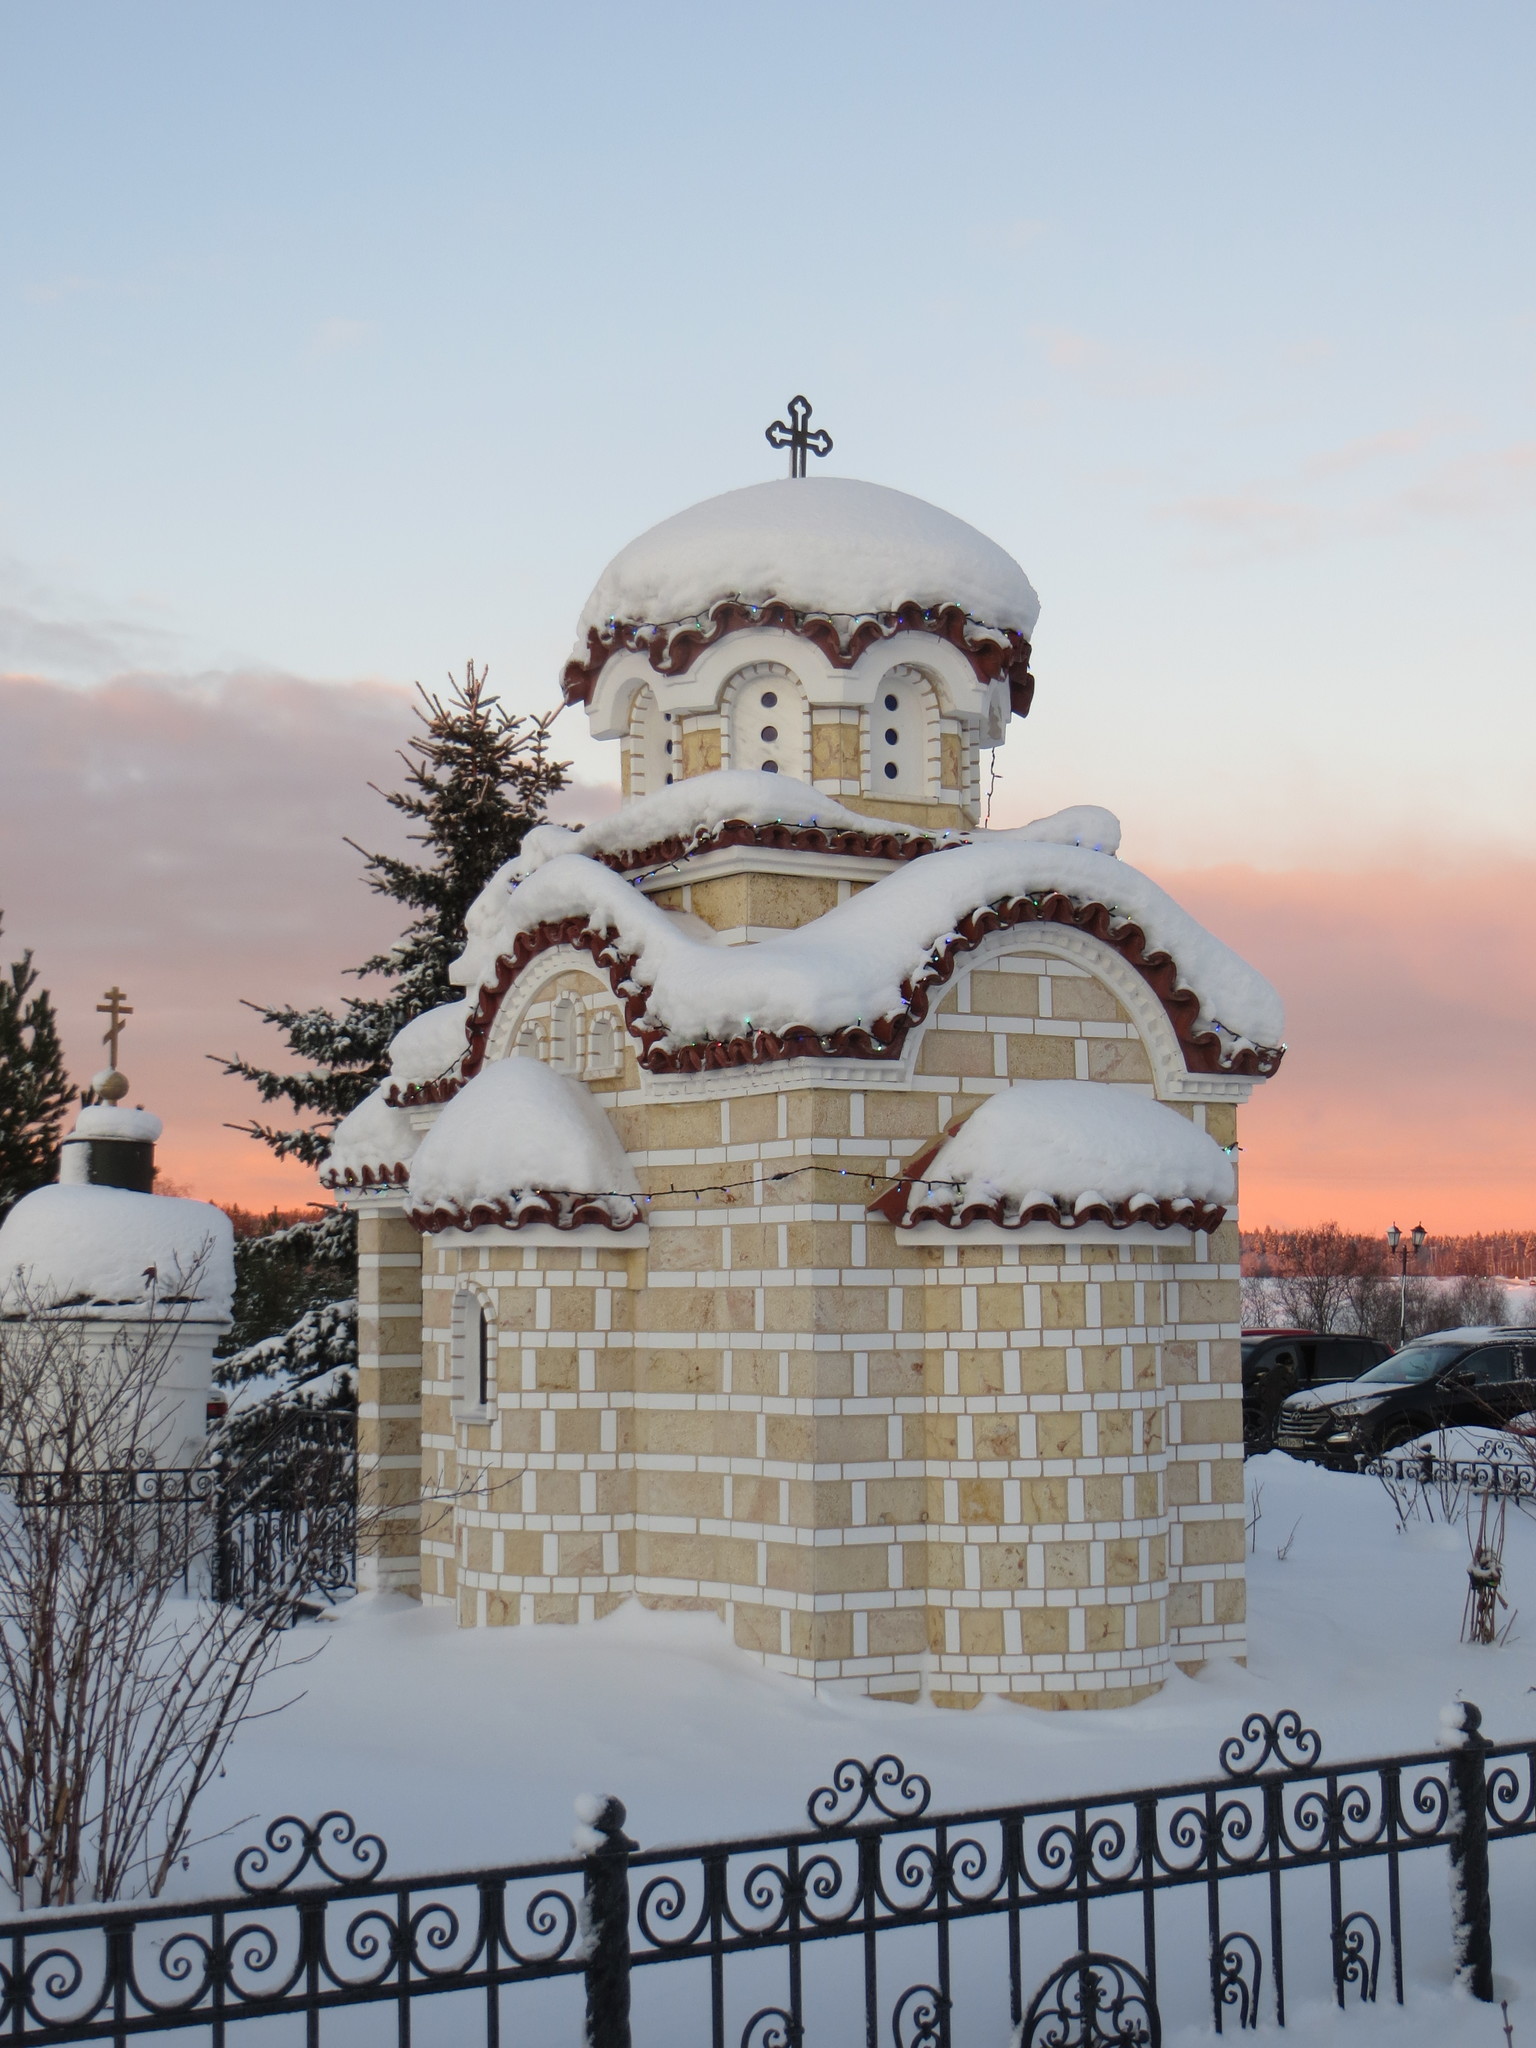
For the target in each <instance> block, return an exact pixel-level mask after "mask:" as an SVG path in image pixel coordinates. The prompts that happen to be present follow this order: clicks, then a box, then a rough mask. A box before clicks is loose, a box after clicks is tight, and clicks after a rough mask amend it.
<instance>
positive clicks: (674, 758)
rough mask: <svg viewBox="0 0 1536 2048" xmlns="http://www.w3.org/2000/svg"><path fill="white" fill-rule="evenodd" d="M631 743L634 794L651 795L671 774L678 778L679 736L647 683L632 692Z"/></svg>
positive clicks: (671, 776)
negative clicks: (633, 697)
mask: <svg viewBox="0 0 1536 2048" xmlns="http://www.w3.org/2000/svg"><path fill="white" fill-rule="evenodd" d="M629 730H630V736H631V738H632V740H633V742H634V744H633V747H632V749H631V752H630V785H631V789H632V791H633V793H634V794H635V795H636V796H654V795H655V793H656V791H657V790H658V789H665V788H666V786H667V784H668V783H669V782H670V781H672V779H673V777H674V776H677V777H679V778H680V777H681V775H682V772H683V762H682V752H683V744H682V736H681V734H680V733H679V732H678V729H677V726H676V724H675V723H674V721H673V718H672V714H671V713H670V712H669V711H663V710H662V708H661V705H660V704H659V703H658V702H657V699H656V692H655V691H654V690H653V689H652V688H651V686H650V684H649V683H647V684H646V685H645V687H644V689H642V690H640V691H638V692H637V693H636V695H635V702H634V708H633V710H632V711H631V713H630V719H629Z"/></svg>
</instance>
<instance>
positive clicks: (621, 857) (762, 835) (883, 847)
mask: <svg viewBox="0 0 1536 2048" xmlns="http://www.w3.org/2000/svg"><path fill="white" fill-rule="evenodd" d="M953 843H954V844H955V845H957V846H958V845H961V844H963V841H961V840H960V839H959V838H958V837H957V838H956V839H955V841H954V842H953ZM722 846H724V847H731V846H765V847H772V848H774V849H775V850H777V851H779V852H789V853H832V854H846V855H849V856H850V857H856V856H862V857H863V858H865V859H874V860H890V861H905V860H920V859H921V858H922V856H923V855H924V854H926V853H935V852H942V851H943V850H944V848H943V844H942V842H941V841H939V840H937V839H933V838H930V837H929V836H928V835H927V834H926V833H922V832H911V833H908V832H893V831H890V830H879V829H871V830H869V831H860V830H856V829H855V828H853V827H852V826H849V827H846V828H843V827H838V826H835V825H794V824H787V823H785V822H783V821H782V820H775V821H774V822H773V823H771V824H766V825H749V824H748V823H747V822H746V821H745V819H743V818H727V819H726V820H725V821H724V822H723V823H722V824H719V825H713V826H711V825H705V826H701V827H700V828H699V830H698V831H697V832H693V833H689V834H688V835H686V836H684V834H682V833H680V832H674V833H672V834H671V835H670V836H669V837H668V838H666V839H653V840H651V841H650V842H649V843H648V844H647V845H645V846H638V847H625V848H624V849H623V850H622V851H621V852H617V853H593V854H591V855H589V856H588V857H589V858H590V859H592V860H595V861H599V862H601V864H602V865H603V866H604V867H605V868H612V869H613V870H614V871H615V872H616V873H618V874H621V875H627V874H632V873H633V872H634V870H635V869H636V868H648V867H654V866H656V865H658V864H659V863H662V862H667V861H676V860H693V859H695V858H697V856H698V855H699V854H702V853H713V852H714V851H715V850H716V849H717V848H718V847H722Z"/></svg>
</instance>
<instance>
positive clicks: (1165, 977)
mask: <svg viewBox="0 0 1536 2048" xmlns="http://www.w3.org/2000/svg"><path fill="white" fill-rule="evenodd" d="M1028 924H1059V925H1066V926H1069V927H1071V928H1072V929H1073V930H1076V931H1081V932H1086V933H1088V934H1089V936H1090V937H1092V938H1096V939H1099V940H1101V941H1102V942H1103V943H1104V944H1105V945H1106V946H1110V947H1112V948H1113V949H1114V951H1115V952H1117V953H1118V954H1119V955H1120V956H1121V958H1122V959H1123V960H1125V961H1126V962H1127V963H1128V965H1130V966H1132V967H1134V968H1135V969H1136V971H1137V973H1138V974H1139V975H1140V976H1141V977H1142V979H1143V981H1145V982H1146V984H1147V986H1148V987H1149V988H1150V989H1151V990H1152V992H1153V994H1154V995H1155V996H1156V997H1157V999H1158V1001H1159V1002H1160V1003H1161V1004H1162V1006H1163V1009H1164V1010H1165V1012H1166V1013H1167V1016H1168V1019H1169V1022H1170V1023H1171V1024H1172V1026H1173V1029H1174V1033H1175V1035H1176V1037H1177V1039H1178V1042H1179V1046H1180V1049H1181V1050H1182V1052H1183V1054H1184V1065H1185V1067H1186V1068H1187V1069H1188V1071H1189V1072H1190V1073H1192V1074H1231V1075H1242V1076H1249V1075H1253V1076H1257V1077H1259V1078H1267V1077H1268V1076H1269V1075H1271V1074H1273V1073H1274V1072H1275V1070H1276V1069H1277V1068H1278V1067H1279V1065H1280V1062H1281V1060H1282V1059H1283V1058H1284V1056H1285V1048H1284V1047H1283V1046H1243V1047H1240V1048H1238V1049H1237V1050H1236V1051H1233V1052H1231V1053H1228V1054H1226V1055H1225V1057H1224V1056H1223V1045H1222V1040H1221V1037H1220V1035H1219V1034H1218V1033H1217V1032H1215V1031H1202V1030H1200V1029H1199V1021H1198V1020H1199V1016H1200V998H1199V996H1198V995H1196V994H1195V992H1194V991H1193V990H1192V989H1188V988H1184V987H1182V986H1181V984H1180V982H1179V971H1178V967H1177V965H1176V963H1175V961H1174V959H1173V957H1172V955H1171V954H1169V953H1164V952H1160V951H1149V950H1148V948H1147V941H1146V934H1145V933H1144V932H1143V931H1142V929H1141V927H1140V925H1138V924H1133V923H1131V922H1130V921H1129V920H1127V921H1126V922H1124V923H1122V924H1116V923H1115V921H1114V916H1113V913H1112V912H1111V911H1110V910H1109V909H1108V908H1107V907H1106V906H1105V905H1104V904H1102V903H1074V902H1073V900H1072V898H1071V897H1070V896H1065V895H1063V894H1062V893H1061V891H1060V890H1055V889H1053V890H1047V891H1042V892H1039V893H1037V894H1034V895H1027V896H1015V897H1006V898H1004V899H1002V900H1001V901H999V902H997V903H986V904H982V905H980V906H979V907H978V908H977V909H975V910H971V911H967V912H966V914H965V916H964V917H962V918H960V919H959V920H958V922H957V923H956V925H955V928H954V930H953V931H951V932H949V933H948V934H946V936H945V938H944V939H943V940H942V941H941V943H940V944H939V945H938V946H936V947H935V948H934V950H933V951H932V953H930V955H929V957H928V959H927V960H926V961H925V962H924V963H923V965H922V966H921V967H919V968H918V969H917V970H916V972H915V973H913V974H911V975H909V976H908V977H907V979H906V980H905V981H904V982H903V983H902V985H901V997H902V1007H901V1009H900V1010H898V1011H896V1012H895V1013H894V1014H892V1015H888V1016H885V1017H879V1018H876V1019H875V1021H874V1022H873V1023H872V1024H870V1025H868V1026H864V1025H851V1024H844V1025H840V1026H838V1027H837V1028H836V1029H835V1030H833V1031H820V1032H819V1031H815V1030H813V1029H812V1028H811V1026H809V1025H805V1024H792V1025H789V1026H788V1027H787V1028H786V1029H785V1030H783V1031H778V1032H774V1031H751V1032H746V1033H742V1034H740V1035H738V1036H737V1037H734V1038H726V1039H711V1040H709V1041H707V1042H703V1043H697V1044H693V1045H681V1046H670V1047H669V1046H665V1045H663V1044H662V1042H661V1041H662V1040H663V1039H664V1038H665V1037H666V1036H667V1029H666V1026H665V1025H664V1024H658V1023H654V1022H652V1021H651V1020H650V1019H649V1017H648V1014H647V1013H648V1009H649V1004H650V990H649V989H648V988H646V987H645V986H644V985H643V984H642V983H640V982H638V981H636V979H635V976H634V970H635V966H636V964H637V956H636V955H634V954H631V953H623V952H621V951H619V949H618V944H617V938H618V935H617V933H616V932H614V931H613V930H612V929H611V928H608V927H605V928H604V929H602V930H600V931H599V930H596V929H594V927H593V926H592V925H591V924H589V923H588V921H587V919H586V917H585V916H584V915H580V914H578V915H576V916H573V917H567V918H561V919H558V920H554V921H551V922H547V923H543V924H537V925H533V926H530V927H529V929H528V930H526V931H522V932H519V933H518V935H517V938H516V940H515V942H514V944H513V947H512V950H511V952H510V953H504V954H502V956H501V957H500V958H499V959H498V961H497V963H496V979H495V980H494V982H491V983H489V984H488V985H487V986H485V987H483V988H482V989H481V991H480V994H479V997H478V999H477V1001H476V1003H475V1006H474V1008H473V1009H472V1011H471V1012H470V1015H469V1021H468V1025H467V1032H466V1035H467V1039H468V1050H467V1051H466V1053H465V1055H464V1059H463V1062H462V1063H461V1066H460V1069H459V1072H458V1074H457V1075H455V1076H452V1077H449V1078H446V1079H443V1080H437V1081H425V1082H419V1083H416V1084H414V1085H413V1086H411V1087H409V1088H404V1089H402V1088H400V1087H398V1085H397V1086H396V1087H394V1088H391V1090H390V1092H389V1096H388V1098H387V1099H388V1101H389V1102H390V1103H392V1104H393V1105H395V1106H396V1107H398V1108H409V1107H411V1106H412V1105H414V1104H417V1103H424V1102H446V1101H448V1099H449V1098H450V1097H451V1096H453V1095H456V1094H457V1093H458V1091H459V1089H460V1087H461V1086H462V1085H463V1083H464V1082H465V1081H468V1080H471V1079H472V1078H473V1077H474V1076H475V1075H476V1074H477V1073H479V1071H480V1069H481V1067H482V1066H483V1065H484V1063H485V1049H486V1044H487V1041H488V1040H489V1037H490V1033H491V1027H492V1025H493V1024H494V1023H495V1020H496V1016H497V1014H498V1012H499V1011H500V1009H501V1005H502V1002H503V1000H504V999H505V997H506V994H507V991H508V990H509V989H510V988H511V986H512V984H513V983H514V982H515V981H516V979H517V977H518V976H519V975H520V974H521V973H522V971H523V969H524V968H525V967H526V966H527V965H528V963H529V961H530V960H534V959H536V958H537V957H538V956H539V955H540V954H541V953H547V952H549V951H550V950H551V949H552V948H554V947H557V946H571V947H574V948H575V949H576V950H577V951H579V952H583V953H588V954H590V955H591V957H592V959H593V961H594V962H595V963H596V964H597V966H599V967H600V968H602V969H603V970H604V972H605V973H606V974H607V976H608V983H609V986H610V987H611V989H612V990H613V993H614V995H615V996H616V997H617V999H618V1001H619V1002H620V1003H621V1004H622V1006H623V1010H624V1022H625V1025H626V1027H627V1028H628V1030H629V1033H630V1035H631V1037H633V1038H635V1039H637V1040H638V1041H639V1043H640V1047H641V1050H640V1055H639V1057H640V1063H641V1065H642V1066H644V1067H646V1068H648V1069H649V1071H650V1072H651V1073H653V1074H698V1073H708V1072H714V1071H719V1070H721V1069H726V1068H731V1067H746V1066H762V1065H767V1064H770V1063H772V1062H774V1061H778V1060H793V1059H805V1058H808V1057H810V1058H815V1057H822V1058H835V1059H855V1060H894V1059H899V1058H900V1056H901V1052H902V1048H903V1046H904V1045H905V1043H906V1039H907V1034H908V1033H909V1032H910V1031H911V1030H912V1029H913V1027H914V1026H915V1025H918V1024H921V1023H922V1022H923V1021H924V1019H925V1018H926V1017H927V1015H928V1009H929V1003H930V999H931V997H932V994H933V991H934V990H935V989H939V988H942V987H943V986H944V985H945V984H946V983H947V982H948V981H949V980H950V978H951V976H952V975H953V974H954V971H955V963H956V961H957V960H958V959H959V958H960V957H961V955H962V954H965V953H970V952H974V951H975V949H976V948H977V947H978V946H979V945H980V944H981V942H982V940H983V939H985V938H987V937H989V936H990V935H991V934H992V933H993V932H999V931H1008V930H1011V929H1013V928H1015V927H1017V926H1020V925H1028Z"/></svg>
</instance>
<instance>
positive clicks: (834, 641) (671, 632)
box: [562, 597, 1035, 718]
mask: <svg viewBox="0 0 1536 2048" xmlns="http://www.w3.org/2000/svg"><path fill="white" fill-rule="evenodd" d="M840 619H841V620H843V621H844V623H843V624H839V620H840ZM748 626H769V627H773V628H775V629H776V630H778V631H779V632H783V633H794V634H796V635H798V637H799V638H800V639H802V640H809V641H810V642H811V643H812V644H813V645H814V646H816V647H819V648H820V649H821V651H822V653H823V654H824V655H825V656H826V658H827V660H828V661H829V662H831V664H832V666H833V667H834V668H852V667H853V665H854V663H855V662H856V661H857V660H858V659H859V656H860V655H861V654H863V653H864V652H865V650H866V649H867V648H870V647H873V646H874V645H875V644H876V642H877V641H880V640H889V639H891V638H892V636H893V635H894V634H897V633H929V634H931V635H932V636H933V637H934V638H935V639H938V640H947V641H948V642H949V644H950V646H951V647H956V648H958V649H959V651H960V652H961V653H962V654H963V655H964V656H965V658H966V660H967V661H968V662H969V663H970V664H971V667H972V668H973V669H974V670H975V671H976V674H977V675H978V676H979V677H980V678H981V680H982V681H983V682H987V683H990V682H994V681H996V680H998V679H999V678H1000V679H1001V680H1002V681H1004V682H1005V683H1007V685H1008V701H1009V703H1010V705H1011V707H1012V710H1013V715H1014V716H1015V718H1026V717H1027V716H1028V715H1029V707H1030V703H1031V700H1032V699H1033V697H1034V694H1035V679H1034V677H1033V676H1032V675H1031V674H1030V672H1029V656H1030V646H1029V642H1028V641H1027V640H1026V639H1025V638H1024V635H1023V634H1022V633H1020V632H1017V631H1016V630H1015V629H1014V628H1013V627H1012V626H986V625H983V624H982V623H981V622H980V621H979V620H976V619H973V618H972V617H971V615H970V613H969V612H967V611H966V610H964V609H963V607H962V606H960V605H957V604H945V605H926V606H925V605H920V604H916V603H913V602H911V601H908V602H907V603H906V604H902V605H898V606H897V607H896V609H895V610H894V611H889V612H856V613H849V614H846V615H844V614H841V613H839V614H834V613H831V612H800V611H796V610H795V609H794V607H793V606H792V605H787V604H781V603H780V602H779V601H778V600H777V599H774V600H773V601H772V602H770V603H768V604H745V603H743V602H742V600H741V599H740V598H734V597H727V598H721V599H719V600H718V601H717V602H716V603H715V604H712V605H711V606H710V607H709V610H708V611H707V612H702V613H700V614H699V622H697V623H695V622H693V621H688V622H683V623H677V624H673V625H668V626H655V625H649V624H647V623H646V622H645V621H644V620H643V619H615V620H614V621H613V622H612V623H611V624H609V625H607V626H591V627H589V628H588V630H587V658H586V660H585V661H582V660H581V659H579V658H573V659H572V660H570V661H568V662H567V663H566V665H565V674H564V676H563V677H562V688H563V690H564V692H565V701H566V703H567V704H589V703H590V702H591V701H592V692H593V690H594V689H595V688H596V687H597V679H598V677H599V676H600V675H601V674H602V672H603V670H604V669H605V668H606V667H607V665H608V663H609V662H610V661H612V659H613V657H614V656H615V655H616V654H643V655H644V656H645V658H646V660H647V661H649V663H650V665H651V667H652V668H653V669H655V671H656V673H657V674H658V675H665V676H681V675H686V674H687V673H688V671H689V669H691V668H692V667H693V664H694V663H695V662H696V661H697V660H698V658H699V656H700V655H701V654H702V653H703V652H704V650H705V648H706V647H713V646H714V645H715V643H716V642H717V641H719V640H723V639H724V638H725V636H726V634H727V633H736V632H740V631H741V630H742V629H743V628H745V627H748Z"/></svg>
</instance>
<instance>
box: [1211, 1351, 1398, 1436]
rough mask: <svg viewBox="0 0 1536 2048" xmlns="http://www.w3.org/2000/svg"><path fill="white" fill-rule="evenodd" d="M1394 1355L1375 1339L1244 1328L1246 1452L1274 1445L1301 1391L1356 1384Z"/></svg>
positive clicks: (1244, 1431) (1244, 1428) (1244, 1430)
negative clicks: (1288, 1402)
mask: <svg viewBox="0 0 1536 2048" xmlns="http://www.w3.org/2000/svg"><path fill="white" fill-rule="evenodd" d="M1391 1353H1392V1346H1391V1345H1390V1344H1382V1343H1378V1341H1377V1340H1376V1339H1375V1338H1374V1337H1322V1336H1319V1335H1318V1333H1317V1331H1316V1330H1244V1332H1243V1451H1244V1454H1245V1455H1246V1456H1248V1457H1253V1456H1254V1455H1255V1454H1256V1453H1258V1452H1259V1451H1272V1450H1273V1449H1274V1447H1275V1422H1276V1419H1277V1418H1278V1416H1279V1413H1280V1404H1281V1402H1282V1401H1283V1400H1284V1399H1285V1398H1286V1396H1287V1395H1288V1394H1294V1393H1296V1392H1297V1391H1298V1389H1300V1388H1302V1387H1316V1386H1322V1385H1325V1384H1326V1383H1327V1382H1329V1381H1331V1380H1356V1379H1358V1378H1359V1377H1360V1375H1361V1373H1363V1372H1369V1371H1370V1369H1371V1367H1372V1366H1373V1365H1379V1364H1380V1363H1381V1361H1382V1360H1383V1359H1384V1358H1389V1357H1390V1356H1391Z"/></svg>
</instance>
